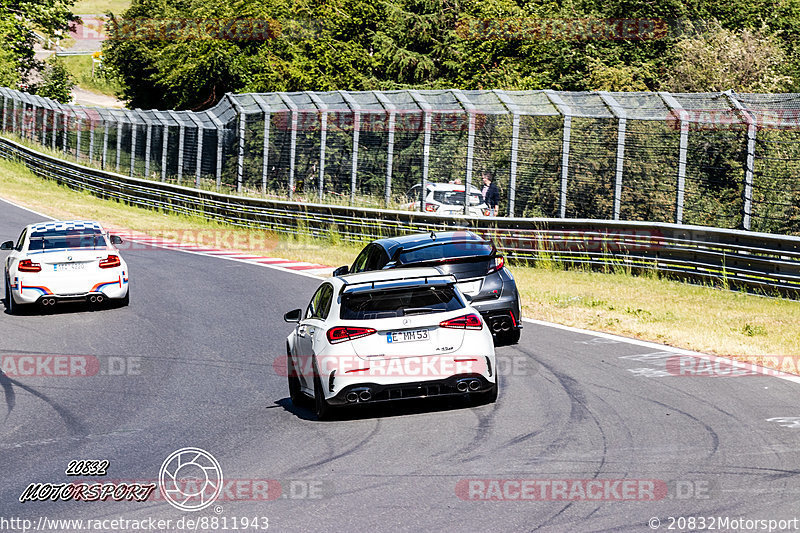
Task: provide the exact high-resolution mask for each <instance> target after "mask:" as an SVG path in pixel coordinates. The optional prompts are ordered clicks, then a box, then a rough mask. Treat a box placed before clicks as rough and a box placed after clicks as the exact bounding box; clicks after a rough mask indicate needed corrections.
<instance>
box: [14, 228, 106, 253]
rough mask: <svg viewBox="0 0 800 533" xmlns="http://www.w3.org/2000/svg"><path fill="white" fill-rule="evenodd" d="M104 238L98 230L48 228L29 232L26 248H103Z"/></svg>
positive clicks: (104, 244) (35, 249) (32, 249)
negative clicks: (29, 238)
mask: <svg viewBox="0 0 800 533" xmlns="http://www.w3.org/2000/svg"><path fill="white" fill-rule="evenodd" d="M105 247H106V240H105V237H103V234H102V233H101V232H100V231H99V230H93V229H85V228H84V229H68V230H49V231H47V232H42V233H33V234H31V241H30V244H29V245H28V250H31V251H37V250H42V251H44V250H57V249H59V248H90V249H92V248H105Z"/></svg>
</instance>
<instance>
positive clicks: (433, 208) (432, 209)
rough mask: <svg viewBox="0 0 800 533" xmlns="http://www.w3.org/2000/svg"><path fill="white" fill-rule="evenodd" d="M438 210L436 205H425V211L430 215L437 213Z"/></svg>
mask: <svg viewBox="0 0 800 533" xmlns="http://www.w3.org/2000/svg"><path fill="white" fill-rule="evenodd" d="M438 210H439V206H438V205H436V204H427V203H426V204H425V211H427V212H428V213H435V212H436V211H438Z"/></svg>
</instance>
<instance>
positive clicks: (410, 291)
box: [284, 267, 497, 419]
mask: <svg viewBox="0 0 800 533" xmlns="http://www.w3.org/2000/svg"><path fill="white" fill-rule="evenodd" d="M284 320H285V321H286V322H290V323H296V325H295V328H294V331H292V333H291V334H290V335H289V336H288V338H287V340H286V351H287V373H288V376H289V394H290V397H291V399H292V402H293V403H295V404H300V405H302V404H303V403H305V402H308V403H311V402H312V401H313V402H314V407H315V411H316V414H317V417H318V418H319V419H324V418H326V417H327V416H329V414H330V412H331V409H332V408H337V407H341V406H353V405H357V404H373V403H378V402H390V401H395V400H403V399H411V398H429V397H439V396H463V397H472V398H473V399H475V400H479V401H481V402H483V403H491V402H494V401H495V400H496V399H497V366H496V363H495V352H494V343H493V341H492V334H491V332H490V331H489V328H488V327H486V324H485V323H484V322H483V319H482V318H481V315H480V313H478V312H477V311H476V310H475V309H473V308H472V307H471V306H470V305H469V302H468V300H467V299H466V298H465V297H464V295H463V294H462V293H461V292H460V291H459V290H458V287H457V286H456V279H455V278H454V277H453V276H452V275H449V274H443V273H442V271H440V270H439V269H437V268H434V267H426V268H408V269H395V270H381V271H375V272H366V273H361V274H350V275H342V276H336V277H332V278H329V279H327V280H325V281H323V282H322V284H321V285H320V286H319V288H318V289H317V291H316V293H315V294H314V296H313V297H312V299H311V302H310V303H309V304H308V307H307V308H306V310H305V311H303V310H301V309H295V310H293V311H289V312H288V313H286V314H285V315H284Z"/></svg>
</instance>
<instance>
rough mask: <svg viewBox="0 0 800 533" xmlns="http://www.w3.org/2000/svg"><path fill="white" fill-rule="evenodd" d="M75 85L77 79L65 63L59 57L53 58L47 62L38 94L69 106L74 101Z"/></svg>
mask: <svg viewBox="0 0 800 533" xmlns="http://www.w3.org/2000/svg"><path fill="white" fill-rule="evenodd" d="M75 85H76V82H75V78H73V76H72V74H70V73H69V70H67V67H66V65H65V64H64V62H63V61H62V60H61V59H59V58H58V57H57V56H52V57H51V58H50V59H48V60H47V66H46V67H45V69H44V72H43V74H42V83H41V85H39V86H38V87H37V90H36V93H37V94H38V95H39V96H44V97H45V98H51V99H53V100H55V101H57V102H61V103H62V104H67V103H69V102H70V101H71V100H72V89H73V87H75Z"/></svg>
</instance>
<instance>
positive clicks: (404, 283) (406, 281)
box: [340, 274, 456, 294]
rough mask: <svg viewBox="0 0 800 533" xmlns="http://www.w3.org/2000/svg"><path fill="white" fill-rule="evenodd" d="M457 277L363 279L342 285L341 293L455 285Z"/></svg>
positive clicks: (439, 275) (445, 275) (449, 275)
mask: <svg viewBox="0 0 800 533" xmlns="http://www.w3.org/2000/svg"><path fill="white" fill-rule="evenodd" d="M455 284H456V278H455V276H453V275H452V274H436V275H431V276H418V275H417V276H414V277H402V276H401V277H397V278H391V279H379V280H374V281H361V282H357V283H348V284H345V285H344V286H342V290H341V291H340V293H341V294H354V293H364V292H373V291H386V290H395V289H410V288H414V287H432V286H439V287H443V286H446V285H455Z"/></svg>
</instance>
